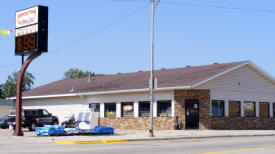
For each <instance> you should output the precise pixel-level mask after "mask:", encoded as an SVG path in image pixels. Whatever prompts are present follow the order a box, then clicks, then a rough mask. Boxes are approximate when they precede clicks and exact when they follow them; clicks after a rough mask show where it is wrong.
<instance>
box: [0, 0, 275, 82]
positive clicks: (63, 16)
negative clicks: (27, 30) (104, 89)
mask: <svg viewBox="0 0 275 154" xmlns="http://www.w3.org/2000/svg"><path fill="white" fill-rule="evenodd" d="M137 1H139V2H137ZM144 1H146V0H134V1H131V0H124V1H111V0H79V1H68V0H24V1H22V0H9V1H7V0H4V1H2V2H1V9H0V29H14V27H15V12H16V11H18V10H22V9H24V8H28V7H31V6H35V5H45V6H48V7H49V51H48V53H44V54H43V55H42V56H40V57H39V58H38V59H35V60H34V61H33V62H32V63H31V65H30V66H29V68H28V71H29V72H31V73H32V74H33V75H34V76H35V77H36V79H35V85H34V86H35V87H37V86H40V85H43V84H47V83H49V82H53V81H56V80H59V79H62V77H63V73H64V72H65V71H66V70H68V69H69V68H79V69H82V70H91V71H93V72H95V73H103V74H113V73H118V72H120V73H125V72H136V71H139V70H149V69H150V18H151V14H150V13H151V10H150V9H151V8H150V3H149V2H144ZM148 1H149V0H148ZM164 2H176V5H175V4H174V5H172V4H168V3H164ZM186 4H195V5H211V6H225V7H229V8H243V9H257V10H273V11H270V12H260V11H256V10H255V11H245V10H239V9H221V8H217V7H216V8H212V7H198V6H190V5H186ZM144 6H147V7H144ZM274 6H275V1H274V0H261V1H259V0H242V1H239V0H173V1H172V0H161V3H160V4H159V6H158V8H157V12H156V26H155V30H156V31H155V34H156V35H155V68H156V69H160V68H178V67H185V66H186V65H191V66H195V65H205V64H212V63H215V62H218V63H224V62H233V61H242V60H251V61H253V62H254V63H256V64H257V65H258V66H260V67H261V68H263V69H264V70H265V71H266V72H268V73H269V74H271V75H272V76H275V69H274V64H275V63H274V58H275V52H274V51H275V43H274V42H275V20H274V19H275V7H274ZM143 7H144V8H143ZM141 8H143V9H141ZM135 10H138V11H137V12H136V13H134V14H132V15H131V16H129V17H127V18H124V17H126V16H127V15H129V14H131V13H132V12H134V11H135ZM121 19H123V20H121ZM116 21H119V22H116ZM114 23H115V24H114ZM87 36H88V37H87ZM77 40H80V41H77ZM68 44H70V45H69V46H66V45H68ZM0 54H1V58H0V83H4V82H5V81H6V80H7V76H8V75H9V74H11V73H12V72H14V71H18V70H19V69H20V67H21V57H18V56H15V55H14V33H12V34H11V35H10V36H6V37H3V36H0Z"/></svg>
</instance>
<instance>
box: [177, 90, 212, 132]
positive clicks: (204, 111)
mask: <svg viewBox="0 0 275 154" xmlns="http://www.w3.org/2000/svg"><path fill="white" fill-rule="evenodd" d="M186 99H198V100H199V117H200V119H199V129H210V128H211V121H210V120H211V118H210V91H209V90H195V89H194V90H176V91H175V116H178V119H179V125H180V127H181V129H185V100H186Z"/></svg>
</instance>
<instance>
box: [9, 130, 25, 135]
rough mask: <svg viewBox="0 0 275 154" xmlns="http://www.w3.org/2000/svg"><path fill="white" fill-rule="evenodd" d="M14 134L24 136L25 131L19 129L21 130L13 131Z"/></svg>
mask: <svg viewBox="0 0 275 154" xmlns="http://www.w3.org/2000/svg"><path fill="white" fill-rule="evenodd" d="M12 136H24V133H23V132H22V130H21V131H19V132H15V131H14V132H13V134H12Z"/></svg>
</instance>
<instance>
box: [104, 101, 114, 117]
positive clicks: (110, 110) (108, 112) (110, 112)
mask: <svg viewBox="0 0 275 154" xmlns="http://www.w3.org/2000/svg"><path fill="white" fill-rule="evenodd" d="M104 109H105V117H107V118H115V117H116V103H105V104H104Z"/></svg>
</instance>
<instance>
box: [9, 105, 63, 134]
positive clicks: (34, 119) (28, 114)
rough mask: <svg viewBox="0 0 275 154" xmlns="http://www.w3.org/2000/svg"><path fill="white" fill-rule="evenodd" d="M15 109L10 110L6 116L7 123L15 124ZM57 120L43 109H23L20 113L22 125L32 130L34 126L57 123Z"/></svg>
mask: <svg viewBox="0 0 275 154" xmlns="http://www.w3.org/2000/svg"><path fill="white" fill-rule="evenodd" d="M15 116H16V111H15V110H11V111H10V112H9V116H8V124H9V125H12V126H13V127H14V126H15ZM58 124H59V121H58V118H57V117H56V116H53V115H52V114H51V113H49V112H48V111H47V110H45V109H24V110H23V113H22V127H23V128H28V129H29V130H30V131H34V130H35V127H36V126H43V125H58Z"/></svg>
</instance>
